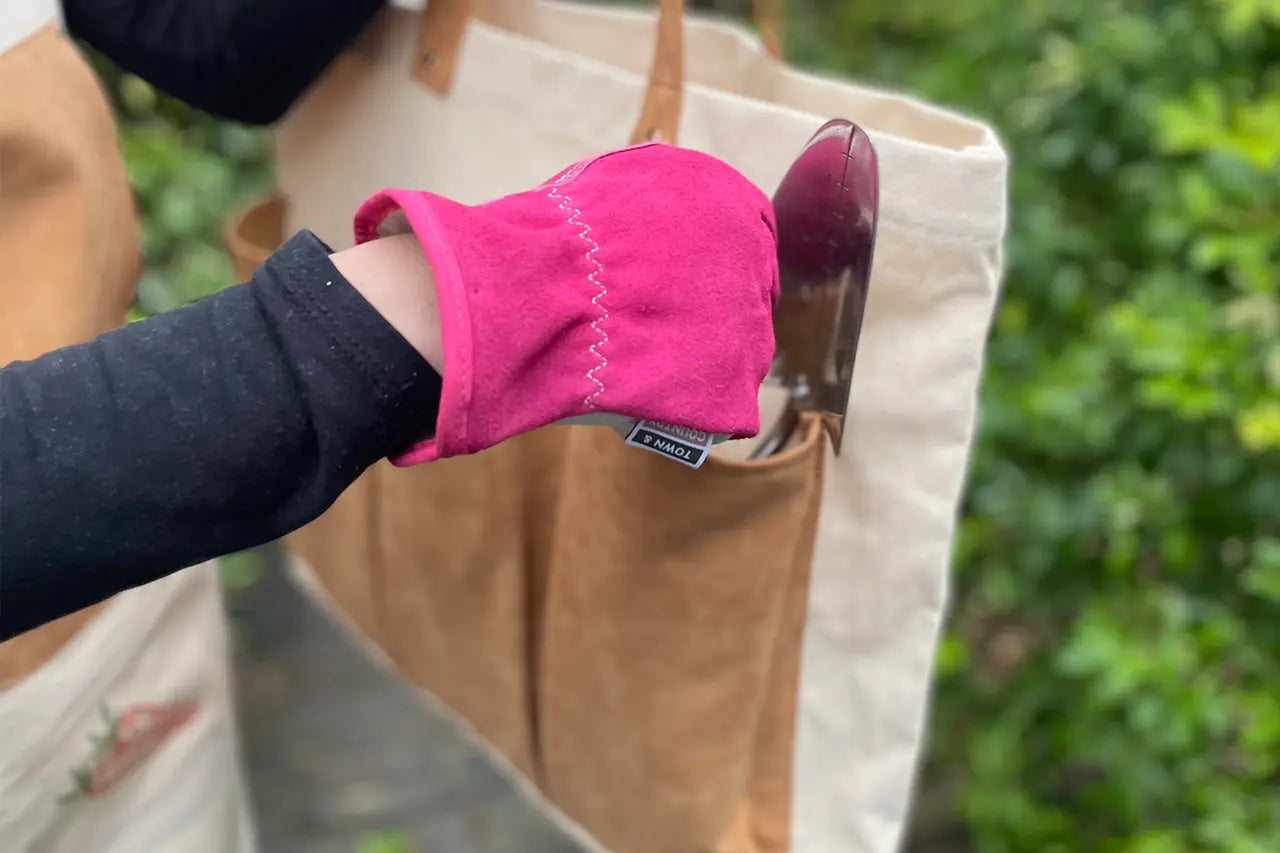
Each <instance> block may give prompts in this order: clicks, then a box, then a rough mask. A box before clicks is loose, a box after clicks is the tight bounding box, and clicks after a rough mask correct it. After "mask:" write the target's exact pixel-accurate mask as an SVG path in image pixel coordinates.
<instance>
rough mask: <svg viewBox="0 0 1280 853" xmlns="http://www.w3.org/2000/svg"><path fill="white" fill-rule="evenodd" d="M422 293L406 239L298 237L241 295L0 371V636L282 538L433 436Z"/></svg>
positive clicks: (421, 265) (428, 295)
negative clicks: (334, 246)
mask: <svg viewBox="0 0 1280 853" xmlns="http://www.w3.org/2000/svg"><path fill="white" fill-rule="evenodd" d="M353 285H354V287H353ZM433 294H434V288H433V287H431V286H430V268H429V267H428V266H427V264H426V260H425V258H424V257H423V255H422V251H421V249H420V248H419V246H418V244H417V241H416V240H414V239H413V238H412V237H407V238H406V237H396V238H390V239H385V240H377V241H374V242H373V243H369V244H365V245H362V246H359V247H357V248H355V249H352V250H348V251H346V252H341V253H338V254H336V255H333V256H332V258H331V257H330V256H329V255H328V252H327V249H326V248H325V247H324V246H323V244H321V243H320V242H319V241H318V240H317V239H316V238H315V237H314V236H312V235H310V234H308V233H305V232H304V233H301V234H299V235H297V236H295V237H294V238H293V239H292V240H290V241H289V242H288V243H287V244H286V245H285V246H284V247H282V248H281V249H280V251H278V252H277V253H276V254H275V255H274V256H273V257H272V259H271V260H270V261H268V262H267V264H266V265H265V266H264V267H263V268H262V269H260V270H259V271H258V272H257V273H256V274H255V275H254V277H253V280H252V281H251V282H249V283H247V284H243V285H238V286H235V287H231V288H229V289H227V290H225V291H223V292H221V293H219V294H217V295H215V296H213V297H210V298H208V299H205V300H202V301H200V302H197V303H195V304H193V305H190V306H187V307H185V308H181V309H178V310H176V311H173V312H171V313H169V314H165V315H163V316H159V317H155V318H152V319H149V320H144V321H140V322H137V323H133V324H130V325H129V326H127V327H125V328H122V329H118V330H115V331H112V332H109V333H107V334H105V335H102V336H101V337H99V338H97V339H96V340H94V341H92V342H89V343H85V344H81V345H77V346H71V347H66V348H64V349H61V350H57V351H55V352H53V353H50V354H48V355H46V356H43V357H41V358H39V359H36V360H34V361H30V362H18V363H14V364H11V365H9V366H7V367H4V368H0V640H3V639H6V638H8V637H11V636H13V635H14V634H17V633H20V632H22V631H25V630H27V629H29V628H32V627H34V626H36V625H39V624H41V623H42V622H45V621H48V620H51V619H54V618H56V617H58V616H61V615H63V614H65V613H69V612H72V611H74V610H77V609H79V608H81V607H84V606H87V605H89V604H92V603H94V602H97V601H100V600H102V599H104V598H106V597H108V596H110V595H113V594H115V593H117V592H120V591H122V590H124V589H127V588H129V587H133V586H137V585H140V584H144V583H147V582H149V581H152V580H155V579H156V578H159V577H161V576H162V575H165V574H168V573H170V572H173V571H175V570H177V569H180V568H182V567H184V566H187V565H191V564H193V563H196V562H199V561H201V560H204V559H207V558H209V557H213V556H217V555H220V554H225V553H229V552H232V551H236V550H240V549H243V548H247V547H251V546H254V545H257V544H261V543H263V542H267V541H270V540H272V539H275V538H277V537H279V536H281V535H283V534H285V533H288V532H290V531H292V530H294V529H295V528H297V527H299V526H301V525H303V524H305V523H307V522H308V521H310V520H311V519H313V518H315V517H316V516H317V515H319V514H320V513H321V512H323V511H324V510H325V509H326V508H327V507H328V506H329V505H330V504H331V503H332V502H333V501H334V500H335V499H336V498H337V496H338V495H339V494H340V493H341V492H342V491H343V489H345V488H346V487H347V486H348V485H350V484H351V482H352V481H354V480H355V478H356V477H357V476H358V475H359V474H360V473H361V472H362V471H363V470H364V469H365V468H367V467H368V466H369V465H371V464H372V463H373V462H375V461H377V460H378V459H380V458H382V457H384V456H386V455H388V454H391V453H395V452H396V451H399V450H401V449H403V448H404V447H406V446H407V445H409V444H410V443H411V442H412V441H413V440H415V439H418V438H420V437H421V436H422V435H423V434H427V433H430V432H431V430H432V429H433V427H434V424H435V418H436V408H437V405H438V401H439V393H440V378H439V375H438V374H437V373H436V372H435V371H434V370H433V369H432V367H431V365H430V364H429V363H428V361H427V360H424V357H423V356H426V358H427V359H430V360H432V361H434V362H435V363H436V364H437V365H439V364H441V360H440V355H439V353H440V344H439V337H438V335H439V332H438V325H437V324H438V321H437V320H436V318H435V305H434V297H433ZM384 318H385V319H384ZM388 321H389V322H388ZM397 330H398V331H397Z"/></svg>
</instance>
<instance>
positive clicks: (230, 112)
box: [63, 0, 383, 124]
mask: <svg viewBox="0 0 1280 853" xmlns="http://www.w3.org/2000/svg"><path fill="white" fill-rule="evenodd" d="M382 5H383V0H63V11H64V14H65V17H66V22H67V29H68V30H69V31H70V33H71V35H73V36H75V37H76V38H78V39H82V40H83V41H85V42H87V43H88V44H90V45H92V46H93V47H94V48H96V49H97V50H99V51H101V52H102V53H103V54H105V55H106V56H107V57H109V58H110V59H111V60H112V61H113V62H115V63H116V64H117V65H119V66H120V67H122V68H125V69H127V70H128V71H131V72H133V73H134V74H137V75H138V76H139V77H142V78H143V79H145V80H147V81H148V82H150V83H151V84H152V85H153V86H155V87H156V88H158V89H160V90H162V91H164V92H167V93H169V94H170V95H173V96H174V97H177V98H180V99H181V100H183V101H186V102H187V103H189V104H191V105H192V106H194V107H198V108H200V109H203V110H207V111H208V112H210V113H213V114H215V115H218V116H221V117H223V118H229V119H234V120H236V121H242V122H248V123H250V124H269V123H270V122H273V121H275V120H276V119H277V118H279V117H280V116H281V115H282V114H283V113H284V112H285V110H287V109H288V108H289V106H290V104H292V103H293V101H294V100H295V99H296V98H297V97H298V96H299V95H300V94H301V93H302V91H303V90H304V89H305V88H306V87H307V86H308V85H309V84H310V83H311V81H312V80H314V79H315V78H316V77H317V76H319V74H320V72H321V71H323V70H324V68H325V67H326V66H327V65H328V64H329V62H330V61H331V60H332V59H333V58H334V57H335V56H337V55H338V53H339V51H341V50H342V49H343V47H345V46H346V44H347V43H348V42H349V41H350V40H351V39H352V38H353V37H354V36H355V35H356V33H358V32H359V31H360V29H361V28H362V27H363V26H364V25H365V24H366V23H367V22H368V21H369V19H370V18H372V17H373V15H374V13H375V12H377V11H378V9H380V8H381V7H382Z"/></svg>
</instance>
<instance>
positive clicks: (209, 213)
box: [93, 57, 270, 314]
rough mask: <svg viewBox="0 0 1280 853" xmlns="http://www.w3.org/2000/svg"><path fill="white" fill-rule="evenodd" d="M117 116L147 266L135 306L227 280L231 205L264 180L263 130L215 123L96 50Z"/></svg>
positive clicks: (157, 304) (156, 307)
mask: <svg viewBox="0 0 1280 853" xmlns="http://www.w3.org/2000/svg"><path fill="white" fill-rule="evenodd" d="M93 58H94V61H95V66H96V67H97V69H98V71H99V73H100V74H101V76H102V78H103V81H104V84H105V85H106V87H107V91H108V94H109V95H110V96H111V98H112V100H113V102H114V105H115V107H116V114H117V116H118V118H119V127H120V146H121V150H122V151H123V153H124V157H125V163H126V164H127V166H128V171H129V179H130V182H131V183H132V184H133V188H134V192H135V195H136V198H137V204H138V213H139V219H140V223H141V239H142V253H143V256H144V257H145V259H146V271H145V272H144V273H143V275H142V278H141V280H140V281H139V282H138V296H137V312H136V314H154V313H158V312H160V311H165V310H167V309H169V308H173V307H174V306H176V305H181V304H182V303H184V302H189V301H191V300H193V299H197V298H199V297H201V296H206V295H208V294H210V293H213V292H214V291H216V290H218V289H220V288H222V287H225V286H227V285H228V284H232V283H233V282H234V277H235V273H234V271H233V269H232V266H231V260H230V258H229V256H228V255H227V251H226V248H225V245H224V243H223V229H224V228H225V227H226V224H227V219H228V217H229V216H230V215H231V213H232V212H233V211H234V210H235V209H236V208H237V207H238V206H239V205H240V204H242V203H243V202H244V201H246V200H247V199H248V198H250V197H252V196H253V195H255V194H257V193H259V192H262V191H263V190H264V189H265V188H266V187H268V186H269V185H270V162H269V158H268V146H267V135H266V134H265V133H264V132H263V131H262V130H260V129H256V128H248V127H244V126H241V125H236V124H231V123H229V122H222V121H218V120H216V119H214V118H212V117H210V116H208V115H207V114H204V113H201V112H199V111H197V110H193V109H191V108H190V107H187V106H186V105H184V104H182V103H180V102H178V101H175V100H174V99H172V98H168V97H165V96H163V95H159V94H158V93H157V92H156V91H155V90H154V89H152V88H151V86H149V85H148V84H147V83H145V82H143V81H142V80H140V79H138V78H137V77H134V76H132V75H130V74H124V73H121V72H120V71H119V70H118V69H116V68H115V67H114V66H112V65H110V64H109V63H107V62H105V61H102V60H100V59H99V58H98V57H93Z"/></svg>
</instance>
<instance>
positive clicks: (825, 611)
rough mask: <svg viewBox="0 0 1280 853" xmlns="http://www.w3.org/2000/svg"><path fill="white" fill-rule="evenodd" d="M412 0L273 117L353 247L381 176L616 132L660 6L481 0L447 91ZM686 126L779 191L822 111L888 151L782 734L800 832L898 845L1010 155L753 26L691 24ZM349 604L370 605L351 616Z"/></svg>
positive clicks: (462, 172) (818, 844)
mask: <svg viewBox="0 0 1280 853" xmlns="http://www.w3.org/2000/svg"><path fill="white" fill-rule="evenodd" d="M418 18H419V14H418V12H417V11H416V9H415V8H414V5H413V3H412V2H410V0H405V2H403V3H399V2H397V3H396V4H395V5H394V8H392V9H390V10H388V12H387V13H386V14H385V15H384V16H382V17H381V18H380V19H379V20H377V21H376V22H375V23H374V25H373V26H371V27H370V29H369V31H368V32H366V33H365V34H364V35H363V36H362V38H361V39H360V40H359V42H358V43H357V44H356V45H355V46H354V47H353V48H352V49H351V50H349V51H348V52H347V54H346V55H345V56H343V57H342V58H341V59H339V60H338V63H339V67H338V69H337V70H336V71H335V72H334V74H333V75H332V78H331V79H330V81H329V82H327V83H325V84H324V85H322V86H320V87H319V88H317V89H316V90H315V91H314V92H313V93H312V94H311V95H309V96H308V97H306V98H304V99H303V101H302V102H301V103H300V104H299V105H298V107H297V108H296V109H295V110H294V111H293V112H292V113H291V114H290V115H289V116H288V117H286V119H285V121H284V122H283V123H282V125H281V127H280V128H279V132H278V156H279V176H280V189H281V192H282V194H283V195H284V196H285V197H286V198H287V200H288V214H287V222H286V225H287V228H288V229H289V230H292V229H294V228H299V227H307V228H311V229H313V230H315V231H316V232H317V233H318V234H320V236H321V237H322V238H324V239H325V240H327V241H328V242H330V243H331V244H332V245H334V246H335V247H342V246H346V245H349V244H350V242H351V235H350V215H351V211H352V210H354V208H355V207H356V205H357V204H358V203H359V202H360V201H361V200H362V199H363V198H364V197H365V196H366V195H367V194H368V193H369V192H370V191H371V190H373V189H376V188H378V187H381V186H385V185H400V186H411V187H422V188H427V189H430V190H432V191H435V192H438V193H442V194H444V195H447V196H451V197H453V198H456V199H458V200H461V201H464V202H478V201H483V200H485V199H489V198H492V197H496V196H499V195H502V194H505V193H508V192H512V191H517V190H523V189H527V188H528V187H531V186H534V185H536V184H537V183H539V182H540V181H542V180H544V179H545V178H546V177H548V176H550V175H552V174H554V173H555V172H556V171H557V170H559V169H560V168H561V167H563V166H564V165H565V164H566V163H569V162H572V161H575V160H577V159H579V158H582V157H583V156H585V155H588V154H590V153H593V152H597V151H600V150H603V149H607V148H612V147H617V146H620V145H622V144H625V143H626V142H627V140H628V138H629V136H630V134H631V131H632V128H633V126H634V124H635V121H636V116H637V111H638V108H639V104H640V101H641V99H642V97H643V94H644V92H645V87H646V80H647V73H648V68H649V64H650V60H651V54H652V51H653V32H654V26H655V16H654V13H653V12H652V11H646V10H643V9H640V10H635V9H629V10H628V9H614V8H602V7H600V6H594V5H589V4H574V3H559V2H535V3H530V4H527V5H526V4H507V3H496V2H491V3H490V4H489V10H488V12H487V13H486V17H485V21H486V22H481V21H479V20H472V21H471V22H470V23H469V24H468V27H467V30H466V35H465V37H464V39H463V41H462V43H461V46H460V51H459V55H458V57H457V62H456V66H455V68H454V73H453V81H452V86H451V88H450V90H449V91H448V92H447V93H446V94H440V93H436V92H432V91H430V90H428V89H426V88H425V87H424V86H423V85H422V84H421V83H419V82H417V81H415V80H414V79H413V78H412V77H411V76H410V75H409V74H408V73H407V69H408V68H409V66H410V64H411V60H412V58H413V51H414V49H415V44H416V39H417V31H418ZM684 37H685V43H684V47H685V77H686V86H685V88H684V103H683V111H682V114H681V120H680V130H679V139H678V141H679V143H680V144H682V145H685V146H689V147H692V148H696V149H699V150H702V151H706V152H709V153H711V154H713V155H716V156H718V157H720V158H722V159H724V160H726V161H728V162H729V163H731V164H732V165H734V166H735V167H737V168H738V169H740V170H741V171H742V172H743V173H745V174H746V175H747V176H748V177H749V178H750V179H751V180H752V181H754V182H755V183H757V184H758V185H759V186H760V187H761V188H762V189H763V190H764V191H766V192H769V193H771V192H772V191H773V189H774V188H775V187H776V185H777V183H778V181H779V180H780V178H781V177H782V175H783V173H784V171H785V170H786V168H787V167H788V165H789V164H790V162H791V160H792V158H793V157H794V156H795V154H796V153H798V152H799V150H800V148H801V147H802V146H803V144H804V143H805V141H806V140H807V139H808V137H809V136H810V135H811V134H812V133H813V132H814V131H815V130H816V129H817V128H818V126H819V125H820V124H821V123H822V122H823V121H825V120H826V119H828V118H832V117H843V118H848V119H852V120H854V121H856V122H857V123H859V124H860V125H861V126H862V127H863V128H865V129H866V130H867V131H868V133H869V134H870V136H871V138H872V140H873V142H874V143H875V146H876V149H877V152H878V154H879V159H880V174H881V201H880V204H881V207H880V225H879V239H878V245H877V249H876V257H875V263H874V271H873V278H872V282H871V291H870V297H869V301H868V304H867V307H866V314H865V320H864V326H863V333H862V340H861V345H860V350H859V353H858V362H857V367H856V369H855V374H854V381H853V391H852V397H851V400H850V404H849V412H848V421H847V424H848V426H847V430H848V431H847V433H846V438H845V451H844V453H843V454H842V456H841V457H840V458H839V459H836V458H834V457H832V456H830V451H828V458H827V461H826V471H825V477H824V486H823V497H822V504H821V511H820V518H819V521H818V533H817V540H816V543H815V551H814V556H813V563H812V579H811V586H810V589H809V605H808V615H807V621H806V622H805V627H804V637H803V656H802V666H801V678H800V688H799V697H798V703H799V706H798V721H797V725H796V731H795V742H794V765H795V766H794V776H793V783H792V788H791V793H790V796H791V810H790V821H791V833H790V834H791V850H793V851H796V852H797V853H830V851H849V853H888V851H891V850H894V849H895V848H896V847H897V846H898V845H899V843H900V840H901V836H902V831H903V827H904V823H905V820H906V815H907V812H908V808H909V802H910V792H911V788H912V784H913V780H914V776H915V772H916V767H917V762H918V759H919V754H920V748H921V742H922V738H923V732H924V720H925V713H926V706H927V701H928V694H929V681H930V670H931V665H932V659H933V654H934V649H935V645H936V641H937V636H938V630H939V626H940V622H941V619H942V617H943V613H944V609H945V604H946V590H947V580H946V579H947V569H948V559H949V552H950V547H951V539H952V535H953V531H954V526H955V517H956V512H957V506H958V502H959V498H960V495H961V490H962V487H963V485H964V479H965V470H966V464H967V459H968V454H969V449H970V445H971V442H972V438H973V429H974V420H975V407H976V393H977V388H978V382H979V378H980V373H981V368H982V361H983V350H984V344H985V340H986V336H987V331H988V327H989V323H990V320H991V315H992V311H993V307H994V305H995V301H996V295H997V288H998V282H999V278H1000V272H1001V263H1002V257H1001V242H1002V238H1003V234H1004V229H1005V216H1006V212H1005V203H1006V202H1005V197H1006V179H1007V171H1008V163H1007V158H1006V155H1005V152H1004V151H1003V149H1002V147H1001V145H1000V143H999V141H998V140H997V138H996V137H995V135H994V134H993V132H992V131H991V130H990V129H989V128H988V127H986V126H984V125H982V124H981V123H978V122H976V121H973V120H971V119H968V118H965V117H962V116H959V115H956V114H953V113H951V112H948V111H946V110H943V109H940V108H937V107H935V106H932V105H929V104H925V103H921V102H919V101H917V100H914V99H912V98H909V97H905V96H902V95H899V94H896V93H893V92H884V91H876V90H872V89H867V88H864V87H860V86H857V85H854V84H852V83H850V82H847V81H842V80H834V79H826V78H822V77H818V76H813V75H810V74H805V73H801V72H799V71H796V70H793V69H790V68H788V67H786V66H785V65H783V64H781V63H779V62H777V61H776V60H773V59H771V58H770V57H768V56H767V55H766V53H765V52H764V50H763V48H762V47H761V45H760V43H759V42H758V40H757V39H755V38H754V37H753V36H751V35H749V34H747V33H746V32H744V31H742V30H739V29H737V28H734V27H731V26H728V25H726V24H722V23H713V22H707V21H703V20H693V19H691V20H689V21H688V24H687V26H686V29H685V36H684ZM357 621H359V620H357Z"/></svg>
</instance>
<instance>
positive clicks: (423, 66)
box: [413, 0, 782, 142]
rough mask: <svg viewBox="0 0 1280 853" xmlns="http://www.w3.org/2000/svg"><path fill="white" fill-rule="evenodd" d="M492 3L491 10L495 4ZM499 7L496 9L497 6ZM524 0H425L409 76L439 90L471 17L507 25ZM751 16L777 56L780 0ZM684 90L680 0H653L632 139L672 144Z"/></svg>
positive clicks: (761, 0)
mask: <svg viewBox="0 0 1280 853" xmlns="http://www.w3.org/2000/svg"><path fill="white" fill-rule="evenodd" d="M495 7H496V8H495ZM499 8H500V9H501V10H502V11H501V12H499V11H498V9H499ZM529 8H530V7H529V5H528V0H518V1H517V2H513V0H429V2H428V3H427V8H426V11H425V12H423V14H422V22H421V26H420V28H419V31H418V48H417V50H416V51H415V52H414V58H413V75H414V76H415V77H416V78H417V79H418V80H419V81H420V82H421V83H422V84H423V85H425V86H427V87H429V88H430V89H433V90H434V91H436V92H439V93H441V94H443V93H445V92H447V91H448V90H449V86H450V84H451V83H452V82H453V70H454V67H455V65H456V64H457V60H458V52H459V51H460V50H461V46H462V36H463V33H464V32H465V31H466V27H467V21H468V20H470V19H471V18H473V17H474V18H479V19H481V20H488V21H490V22H493V23H495V24H498V25H501V23H503V22H506V23H508V24H510V22H511V21H512V20H513V18H512V16H513V15H519V14H521V11H520V10H528V9H529ZM752 14H753V16H754V18H755V20H756V26H757V28H758V29H759V30H760V35H761V40H762V41H763V42H764V46H765V49H766V50H768V51H769V53H770V54H771V55H773V56H774V57H780V56H781V38H780V29H781V20H782V2H781V0H752ZM683 93H684V0H658V26H657V32H656V35H655V42H654V53H653V64H652V66H651V67H650V69H649V84H648V86H647V87H646V90H645V96H644V101H643V104H642V106H641V108H640V118H639V120H638V121H637V122H636V127H635V130H634V131H633V132H632V135H631V141H632V142H643V141H646V140H651V139H660V140H663V141H666V142H674V141H675V139H676V132H677V130H678V128H679V124H680V109H681V106H682V99H683Z"/></svg>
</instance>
